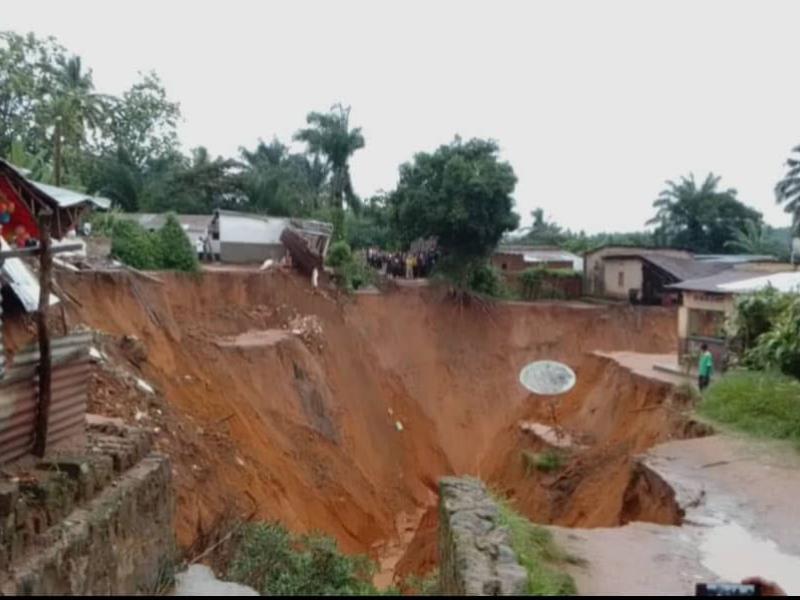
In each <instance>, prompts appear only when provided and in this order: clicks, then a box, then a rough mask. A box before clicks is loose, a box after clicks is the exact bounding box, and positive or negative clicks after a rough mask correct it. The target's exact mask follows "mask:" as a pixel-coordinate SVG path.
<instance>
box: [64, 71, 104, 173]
mask: <svg viewBox="0 0 800 600" xmlns="http://www.w3.org/2000/svg"><path fill="white" fill-rule="evenodd" d="M55 85H56V89H55V91H54V93H53V99H52V104H51V107H50V114H51V118H52V120H53V171H54V180H55V184H56V185H61V179H62V174H63V158H62V154H63V148H62V144H63V143H64V142H66V143H67V144H68V145H70V146H71V147H72V148H73V149H74V150H75V151H77V150H78V149H79V148H80V145H81V144H82V143H83V142H84V141H85V139H86V130H87V129H95V128H97V127H99V126H100V124H101V123H102V120H103V119H104V118H105V115H106V114H107V109H108V106H109V103H110V98H109V97H108V96H105V95H103V94H97V93H95V92H94V82H93V81H92V72H91V70H89V71H84V70H83V66H82V63H81V58H80V57H79V56H73V57H72V58H68V59H67V58H61V59H59V61H58V68H57V70H56V72H55Z"/></svg>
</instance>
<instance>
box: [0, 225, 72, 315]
mask: <svg viewBox="0 0 800 600" xmlns="http://www.w3.org/2000/svg"><path fill="white" fill-rule="evenodd" d="M0 248H1V249H3V250H10V249H11V246H9V245H8V242H6V241H5V240H4V239H3V238H2V236H0ZM0 272H1V273H2V278H3V281H4V282H5V283H7V284H8V285H9V286H10V287H11V289H12V290H13V291H14V295H15V296H16V297H17V298H19V301H20V302H21V303H22V306H23V307H25V310H27V311H28V312H33V311H35V310H37V309H38V308H39V280H38V278H37V277H36V275H34V274H33V271H31V269H30V267H28V265H26V264H25V263H24V262H23V261H22V259H21V258H7V259H5V260H4V261H3V265H2V267H0ZM58 302H59V300H58V296H56V295H55V294H50V306H53V305H54V304H58Z"/></svg>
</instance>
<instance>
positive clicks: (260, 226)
mask: <svg viewBox="0 0 800 600" xmlns="http://www.w3.org/2000/svg"><path fill="white" fill-rule="evenodd" d="M288 225H289V220H288V219H282V218H275V219H266V218H264V217H249V216H239V215H227V214H224V213H222V214H220V216H219V256H220V260H221V261H222V262H231V263H255V262H263V261H265V260H267V259H268V258H271V259H273V260H280V259H281V258H283V256H284V254H285V252H286V250H285V248H284V247H283V244H281V241H280V237H281V233H283V230H284V229H285V228H286V227H287V226H288Z"/></svg>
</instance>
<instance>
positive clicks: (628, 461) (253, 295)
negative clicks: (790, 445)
mask: <svg viewBox="0 0 800 600" xmlns="http://www.w3.org/2000/svg"><path fill="white" fill-rule="evenodd" d="M159 277H160V278H161V279H162V280H163V283H162V284H159V283H156V282H153V281H149V280H143V279H139V278H136V277H134V276H130V275H127V274H113V275H112V274H85V273H81V274H61V275H59V283H60V284H61V286H62V287H63V288H64V289H65V290H66V291H67V292H68V293H69V295H70V296H71V297H72V298H73V301H72V302H71V303H70V308H69V315H68V317H69V320H70V322H71V323H72V324H75V323H85V324H87V325H89V326H90V327H92V328H93V329H96V330H99V331H102V332H104V333H105V334H107V335H106V336H104V337H103V340H104V341H103V344H102V345H103V349H104V351H105V352H106V353H107V354H108V355H109V356H110V357H111V358H112V359H116V362H117V363H118V364H121V365H122V367H112V366H109V365H107V366H106V367H104V368H103V369H98V372H97V373H96V374H95V380H94V382H93V394H92V399H91V402H92V403H93V408H95V409H96V410H99V411H102V412H106V413H112V414H117V415H120V416H124V417H126V418H128V419H134V420H136V421H137V422H138V423H139V424H140V425H145V426H152V427H153V429H154V430H156V429H157V444H159V445H160V446H159V447H161V448H162V449H163V450H164V451H166V452H168V453H170V454H171V455H172V457H173V460H174V469H175V473H174V476H175V481H176V484H177V490H176V495H177V498H178V514H177V527H178V531H177V533H178V539H179V543H180V544H181V546H182V547H183V548H188V547H190V546H191V545H192V544H194V543H196V542H198V541H199V540H201V539H202V538H203V537H204V536H207V535H208V533H209V531H211V530H212V529H213V528H214V527H215V526H216V525H217V524H218V523H219V522H220V521H221V520H223V519H226V518H231V517H237V516H238V517H241V516H250V515H253V516H256V517H259V518H264V519H279V520H281V521H283V522H284V523H286V524H287V525H288V526H290V527H291V528H293V529H296V530H310V529H320V530H323V531H325V532H327V533H330V534H332V535H334V536H336V537H337V539H338V540H339V541H340V543H341V544H342V546H343V547H344V548H345V549H346V550H348V551H362V552H363V551H367V552H371V553H373V555H384V556H385V554H386V552H388V553H390V554H391V560H389V561H388V563H387V567H388V568H390V569H394V570H396V571H398V572H401V573H408V572H416V571H421V570H424V569H425V568H427V567H429V566H431V560H432V556H431V555H432V553H433V552H434V551H435V550H434V549H435V542H433V543H432V540H431V537H430V535H429V533H430V532H431V531H434V530H435V526H436V522H435V518H434V516H433V515H432V514H430V513H428V512H425V509H426V508H427V507H428V506H430V505H431V502H432V494H433V493H434V492H435V482H436V480H437V479H438V478H439V477H441V476H442V475H448V474H473V475H479V476H481V477H482V478H484V479H485V480H487V481H489V482H490V484H492V485H494V486H495V487H498V488H500V489H502V490H503V491H506V492H508V493H509V494H510V495H512V496H513V497H514V498H515V499H516V501H517V503H518V508H520V509H521V510H522V511H523V512H525V513H527V514H529V516H531V517H532V518H533V519H534V520H536V521H539V522H547V523H558V524H563V525H570V526H576V525H580V526H601V525H618V524H620V523H623V522H627V521H628V520H631V519H635V518H639V519H642V518H644V519H647V520H653V521H657V522H670V521H674V520H675V518H676V517H675V514H674V512H672V511H673V503H671V502H669V500H668V499H665V498H664V494H665V493H666V492H664V491H663V490H658V489H656V490H655V493H654V494H653V496H657V497H658V500H657V501H656V502H650V500H649V498H650V496H649V494H650V490H653V489H654V488H657V487H658V486H657V485H655V484H654V483H653V482H654V481H655V480H654V479H652V478H651V476H650V475H648V474H647V473H644V474H643V473H642V472H640V471H636V470H635V468H634V461H633V456H634V455H635V454H637V453H639V452H642V451H643V450H646V449H647V448H649V447H650V446H652V445H653V444H655V443H658V442H660V441H664V440H665V439H667V438H669V437H670V436H671V435H672V434H676V435H678V434H679V432H680V430H681V423H682V417H681V416H680V409H681V402H680V400H679V399H677V398H676V397H674V395H671V394H670V392H669V387H668V386H666V385H664V386H663V387H661V386H659V385H658V384H654V383H653V382H649V381H647V380H645V379H644V378H637V376H635V375H634V374H632V373H630V372H627V371H624V370H622V369H618V368H614V366H613V363H612V362H611V361H608V360H607V359H604V358H602V357H598V356H592V355H591V354H590V353H591V352H592V351H595V350H603V351H615V350H632V351H640V352H668V351H670V350H672V348H673V347H674V343H675V326H674V323H675V321H674V319H675V315H674V312H672V311H670V310H667V309H660V308H632V307H605V306H603V307H599V306H588V305H581V304H576V303H573V304H558V303H541V304H532V305H519V304H516V305H502V304H501V305H497V306H495V307H492V308H491V309H490V310H488V311H487V310H483V309H481V308H477V307H458V306H456V305H454V304H452V303H450V302H447V301H443V300H442V299H441V298H439V297H438V296H437V292H436V291H435V290H433V289H426V288H422V289H404V290H398V291H396V292H393V293H390V294H386V295H364V296H356V297H355V298H335V297H333V296H331V295H328V294H326V293H323V292H319V291H312V290H310V289H309V288H308V285H307V282H306V281H305V280H304V279H299V278H295V277H293V276H292V275H290V274H286V273H282V272H279V271H277V272H268V273H226V272H213V273H203V274H202V275H200V276H182V275H173V274H163V275H160V276H159ZM126 336H128V337H126ZM130 336H135V338H131V337H130ZM542 358H548V359H554V360H561V361H564V362H566V363H567V364H569V365H570V366H572V367H573V368H574V369H575V370H576V372H577V374H578V381H579V384H578V386H577V387H576V388H575V390H573V391H572V392H571V393H570V394H569V395H567V396H566V397H565V398H564V399H563V401H562V403H561V405H560V407H559V409H558V413H557V414H558V420H559V425H561V426H562V427H563V428H564V429H565V430H567V431H568V432H569V433H570V435H572V437H574V439H575V440H576V444H578V445H579V446H580V448H581V449H580V450H575V451H574V452H572V453H570V454H569V457H568V460H567V462H566V464H565V466H564V468H563V469H562V470H561V471H559V472H558V473H554V474H551V475H546V474H538V473H533V474H532V473H530V472H529V471H526V469H525V465H524V464H523V462H522V460H521V451H522V450H524V449H533V450H537V449H542V448H544V447H545V446H546V445H547V444H546V442H543V441H542V440H541V439H540V438H537V437H536V436H533V435H532V434H531V433H529V432H524V431H522V430H521V429H520V426H519V425H520V423H521V422H537V423H544V424H549V423H550V421H549V415H550V413H549V412H548V410H547V407H546V406H544V405H542V404H541V403H539V402H537V401H536V400H535V399H532V398H531V397H530V396H529V395H528V394H527V393H526V392H525V391H524V390H523V389H522V388H521V386H520V385H519V383H518V380H517V376H518V373H519V370H520V368H521V367H522V366H523V365H525V364H526V363H528V362H530V361H532V360H536V359H542ZM111 362H112V364H113V361H111ZM120 369H122V370H124V371H125V372H126V377H128V379H126V380H125V381H129V379H130V376H133V377H134V378H135V377H139V378H141V379H143V380H145V381H146V382H148V383H149V384H151V385H153V386H154V387H155V388H156V390H157V393H156V394H152V395H150V394H147V393H146V392H144V391H142V390H141V388H140V387H137V386H136V385H133V384H130V385H129V384H124V385H123V384H122V383H120V381H122V380H121V379H120V377H121V375H120V373H119V371H120ZM130 381H133V380H130ZM410 523H413V524H414V525H416V524H417V523H419V528H418V531H417V532H416V535H411V534H410V532H409V528H410V527H411V525H409V524H410ZM426 532H428V533H426ZM412 538H413V539H412ZM398 540H400V542H398ZM408 540H412V541H410V545H409V549H410V550H409V551H408V552H405V555H403V556H402V558H400V555H401V554H403V553H402V551H401V550H402V549H401V548H400V546H405V544H407V543H408ZM434 540H435V538H434ZM398 544H400V546H398ZM392 564H396V565H395V567H392V566H391V565H392Z"/></svg>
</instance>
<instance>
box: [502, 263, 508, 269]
mask: <svg viewBox="0 0 800 600" xmlns="http://www.w3.org/2000/svg"><path fill="white" fill-rule="evenodd" d="M506 269H508V265H507V264H506V263H503V271H505V270H506Z"/></svg>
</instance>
